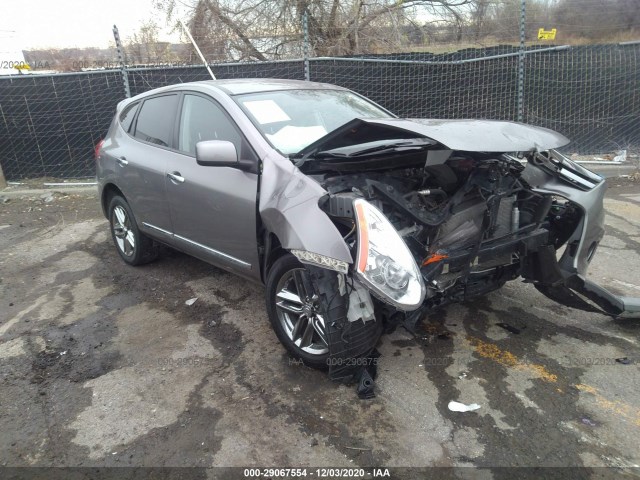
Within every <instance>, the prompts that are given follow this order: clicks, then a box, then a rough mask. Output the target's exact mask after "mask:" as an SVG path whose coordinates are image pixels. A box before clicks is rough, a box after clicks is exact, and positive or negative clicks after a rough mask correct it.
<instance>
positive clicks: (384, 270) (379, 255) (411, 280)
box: [353, 199, 425, 310]
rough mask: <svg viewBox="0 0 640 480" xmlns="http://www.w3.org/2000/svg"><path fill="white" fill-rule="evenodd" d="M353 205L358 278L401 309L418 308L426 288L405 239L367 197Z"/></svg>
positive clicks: (383, 298)
mask: <svg viewBox="0 0 640 480" xmlns="http://www.w3.org/2000/svg"><path fill="white" fill-rule="evenodd" d="M353 207H354V209H355V212H356V218H357V221H358V257H357V262H356V273H357V275H358V277H359V278H360V280H361V281H362V282H363V283H364V284H365V285H367V286H368V287H369V288H370V289H371V290H372V291H373V292H374V293H376V294H378V296H379V297H381V298H382V300H385V301H387V302H388V303H390V304H392V305H394V306H395V307H397V308H398V309H400V310H415V309H416V308H418V307H419V306H420V304H421V303H422V300H423V299H424V294H425V288H424V282H423V281H422V275H421V274H420V270H419V269H418V265H416V262H415V260H414V258H413V255H412V254H411V252H410V251H409V249H408V248H407V245H406V244H405V243H404V240H402V238H401V237H400V235H398V232H397V231H396V229H395V228H393V225H391V223H390V222H389V220H387V217H385V216H384V214H383V213H382V212H381V211H380V210H378V209H377V208H376V207H374V206H373V205H371V204H370V203H369V202H367V201H366V200H362V199H357V200H355V201H354V202H353Z"/></svg>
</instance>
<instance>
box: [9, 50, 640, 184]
mask: <svg viewBox="0 0 640 480" xmlns="http://www.w3.org/2000/svg"><path fill="white" fill-rule="evenodd" d="M521 57H522V66H523V71H522V77H520V76H519V67H520V58H521ZM305 64H306V65H308V70H307V67H306V66H305ZM211 69H212V70H213V72H214V74H215V75H216V77H217V78H219V79H224V78H288V79H299V80H304V79H305V78H306V77H308V79H309V80H311V81H318V82H327V83H333V84H336V85H341V86H344V87H347V88H350V89H352V90H354V91H357V92H359V93H361V94H363V95H365V96H367V97H369V98H371V99H372V100H374V101H376V102H378V103H379V104H381V105H382V106H384V107H386V108H388V109H389V110H391V111H393V112H394V113H396V114H398V115H399V116H402V117H408V118H412V117H413V118H417V117H422V118H424V117H429V118H443V119H445V118H488V119H500V120H517V119H518V118H522V119H523V120H524V121H525V122H526V123H531V124H533V125H540V126H544V127H548V128H552V129H554V130H557V131H559V132H561V133H563V134H565V135H566V136H567V137H569V138H570V139H572V143H571V144H570V145H569V146H568V149H567V151H568V152H570V153H579V154H600V153H609V152H612V151H616V150H621V149H626V150H632V151H633V150H636V151H637V150H638V148H639V147H640V42H628V43H620V44H611V45H588V46H586V45H585V46H571V47H568V46H567V47H563V46H560V47H544V46H540V45H536V46H530V47H528V48H527V49H526V50H521V49H519V48H518V47H514V46H501V47H491V48H484V49H477V48H470V49H464V50H461V51H458V52H454V53H445V54H431V53H403V54H394V55H377V56H372V55H368V56H367V57H366V58H363V57H354V56H352V57H335V58H330V57H322V58H308V59H295V60H281V61H270V62H243V63H226V64H224V63H223V64H213V65H211ZM125 73H126V76H127V79H128V83H129V88H130V92H131V95H137V94H139V93H142V92H145V91H148V90H150V89H152V88H156V87H160V86H164V85H170V84H175V83H184V82H190V81H198V80H208V79H209V76H208V73H207V70H206V69H205V67H204V66H161V67H146V68H129V67H128V68H127V69H126V70H125ZM519 91H521V92H522V102H521V103H519V102H518V98H519ZM124 98H125V89H124V86H123V78H122V72H121V71H120V70H103V71H93V72H83V73H73V74H53V75H12V76H8V77H0V116H1V119H0V165H1V166H2V168H3V170H4V174H5V176H6V178H7V179H8V180H19V179H23V178H34V177H55V178H81V177H91V176H93V175H94V174H95V170H94V163H93V148H94V145H95V144H96V143H97V142H98V141H99V140H100V138H102V137H103V136H104V134H105V132H106V130H107V128H108V127H109V124H110V122H111V119H112V117H113V113H114V111H115V106H116V105H117V103H118V102H119V101H121V100H123V99H124Z"/></svg>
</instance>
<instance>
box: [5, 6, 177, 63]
mask: <svg viewBox="0 0 640 480" xmlns="http://www.w3.org/2000/svg"><path fill="white" fill-rule="evenodd" d="M152 3H153V0H0V51H4V52H8V51H19V50H30V49H34V48H48V47H57V48H61V47H81V48H82V47H102V48H104V47H107V46H108V44H109V42H110V41H112V40H113V34H112V33H111V29H112V27H113V25H114V24H115V25H117V26H118V29H119V30H120V37H121V38H122V39H123V40H126V38H127V37H129V36H131V35H132V34H133V33H134V32H135V31H136V30H137V29H138V28H139V27H140V25H141V23H142V22H145V21H148V20H151V19H155V20H156V23H157V24H158V25H159V26H160V27H164V26H165V24H166V22H165V15H164V14H163V13H160V12H157V11H156V10H154V8H153V6H152ZM160 39H161V40H171V41H177V39H178V37H177V35H173V36H170V35H168V31H165V32H163V33H162V34H161V38H160Z"/></svg>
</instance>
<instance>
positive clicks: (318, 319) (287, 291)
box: [276, 268, 329, 355]
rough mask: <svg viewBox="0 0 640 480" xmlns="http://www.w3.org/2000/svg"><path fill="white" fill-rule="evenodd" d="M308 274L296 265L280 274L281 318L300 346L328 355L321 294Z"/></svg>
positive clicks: (305, 349) (313, 352)
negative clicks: (319, 304)
mask: <svg viewBox="0 0 640 480" xmlns="http://www.w3.org/2000/svg"><path fill="white" fill-rule="evenodd" d="M305 275H306V271H305V269H304V268H295V269H293V270H289V271H288V272H287V273H285V274H284V275H283V276H282V278H280V281H279V282H278V286H277V288H276V292H277V293H276V310H277V313H278V320H280V324H281V325H282V328H283V330H284V331H285V333H286V334H287V335H288V337H289V339H291V341H292V342H293V343H294V344H295V345H296V346H297V347H299V348H300V349H301V350H303V351H304V352H306V353H310V354H312V355H324V354H326V353H328V352H329V347H328V342H327V334H326V328H325V324H324V319H323V318H322V316H321V315H320V314H319V309H318V296H317V295H316V294H315V293H314V292H313V287H312V286H311V282H310V281H305V277H304V276H305Z"/></svg>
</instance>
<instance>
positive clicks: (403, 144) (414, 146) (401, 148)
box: [315, 138, 433, 158]
mask: <svg viewBox="0 0 640 480" xmlns="http://www.w3.org/2000/svg"><path fill="white" fill-rule="evenodd" d="M431 145H433V143H432V142H430V141H429V140H427V139H422V138H421V139H411V140H403V141H399V142H389V143H383V144H380V145H375V146H370V147H365V148H361V149H359V150H357V149H353V148H352V147H341V148H336V149H334V150H326V151H323V152H318V153H317V154H316V155H315V156H316V157H323V158H354V157H363V156H368V155H383V154H386V153H400V152H411V151H420V150H424V149H425V148H428V147H430V146H431Z"/></svg>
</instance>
